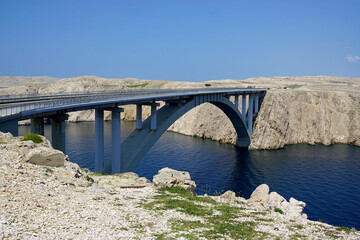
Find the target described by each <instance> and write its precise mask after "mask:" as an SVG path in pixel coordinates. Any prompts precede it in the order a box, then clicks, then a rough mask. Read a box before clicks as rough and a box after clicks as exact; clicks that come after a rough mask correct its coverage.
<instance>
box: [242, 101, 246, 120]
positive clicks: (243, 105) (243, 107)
mask: <svg viewBox="0 0 360 240" xmlns="http://www.w3.org/2000/svg"><path fill="white" fill-rule="evenodd" d="M241 116H242V118H243V120H244V121H245V120H246V95H245V94H244V95H242V102H241Z"/></svg>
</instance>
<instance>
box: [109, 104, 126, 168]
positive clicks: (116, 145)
mask: <svg viewBox="0 0 360 240" xmlns="http://www.w3.org/2000/svg"><path fill="white" fill-rule="evenodd" d="M123 111H124V109H123V108H114V109H112V110H111V118H112V119H111V139H112V143H111V148H112V160H111V173H112V174H115V173H120V172H121V149H120V146H121V122H120V113H121V112H123Z"/></svg>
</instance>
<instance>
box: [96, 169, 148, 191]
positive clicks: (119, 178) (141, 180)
mask: <svg viewBox="0 0 360 240" xmlns="http://www.w3.org/2000/svg"><path fill="white" fill-rule="evenodd" d="M92 177H93V178H94V180H95V181H97V183H98V184H99V185H100V186H103V187H110V188H117V187H120V188H121V187H137V186H138V187H143V186H149V185H151V182H150V181H149V180H148V179H146V178H145V177H139V176H138V175H137V174H136V173H133V172H126V173H121V174H115V175H101V176H92Z"/></svg>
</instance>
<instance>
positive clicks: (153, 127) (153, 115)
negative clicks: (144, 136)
mask: <svg viewBox="0 0 360 240" xmlns="http://www.w3.org/2000/svg"><path fill="white" fill-rule="evenodd" d="M150 106H151V116H150V119H151V124H150V129H151V130H152V131H155V130H156V129H157V111H156V108H157V107H158V106H160V104H159V103H152V104H151V105H150Z"/></svg>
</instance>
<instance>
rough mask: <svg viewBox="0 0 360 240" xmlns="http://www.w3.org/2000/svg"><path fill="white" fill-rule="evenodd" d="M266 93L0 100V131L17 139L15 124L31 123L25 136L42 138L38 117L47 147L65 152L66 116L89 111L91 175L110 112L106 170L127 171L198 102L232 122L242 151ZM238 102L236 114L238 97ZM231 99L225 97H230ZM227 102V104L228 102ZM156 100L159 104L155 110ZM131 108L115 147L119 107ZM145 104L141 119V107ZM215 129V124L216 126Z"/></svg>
mask: <svg viewBox="0 0 360 240" xmlns="http://www.w3.org/2000/svg"><path fill="white" fill-rule="evenodd" d="M265 93H266V89H255V88H222V89H220V88H205V89H153V90H118V91H101V92H81V93H67V94H43V95H16V96H15V95H8V96H1V97H0V131H2V132H11V133H12V134H13V135H14V136H17V135H18V121H20V120H25V119H31V132H32V133H37V134H40V135H44V119H45V118H46V119H47V120H50V121H51V134H52V145H53V147H54V148H56V149H59V150H61V151H63V152H65V140H66V137H65V120H67V118H68V115H67V113H68V112H73V111H80V110H88V109H95V171H96V172H102V171H103V168H104V111H111V112H112V160H111V172H112V173H120V172H125V171H132V170H134V169H135V167H136V165H137V164H138V163H139V162H140V161H141V159H142V158H143V156H144V155H145V154H146V153H147V152H148V151H149V149H150V148H151V147H152V146H153V144H154V143H155V142H156V141H157V140H158V139H159V138H160V137H161V135H162V134H163V133H164V132H165V131H166V130H167V129H168V128H169V127H170V126H171V125H172V124H173V123H174V122H175V121H176V120H177V119H178V118H180V117H181V116H182V115H184V114H185V113H186V112H188V111H189V110H191V109H192V108H194V107H196V106H199V105H201V104H203V103H211V104H213V105H215V106H217V107H218V108H220V109H221V110H222V111H223V112H224V113H225V114H226V116H227V117H228V118H229V119H230V121H231V122H232V124H233V126H234V128H235V130H236V133H237V142H236V145H237V146H238V147H248V146H249V144H250V141H251V133H252V126H253V119H254V115H256V113H257V112H258V111H259V105H260V103H261V101H262V99H263V97H264V96H265ZM240 96H241V98H242V106H241V112H240V111H239V97H240ZM230 97H231V98H230ZM230 99H232V101H233V102H232V101H231V100H230ZM159 102H165V105H164V106H163V107H161V108H159V109H158V107H159V106H160V103H159ZM129 104H136V129H135V130H134V131H133V132H132V133H131V134H130V135H129V136H128V137H127V138H126V139H125V140H124V141H123V142H122V143H121V141H120V136H121V132H120V124H121V123H120V114H121V112H122V111H123V108H121V106H123V105H129ZM143 105H148V106H151V115H150V116H149V117H148V118H147V119H146V120H144V121H143V119H142V106H143ZM219 127H221V126H219Z"/></svg>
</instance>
